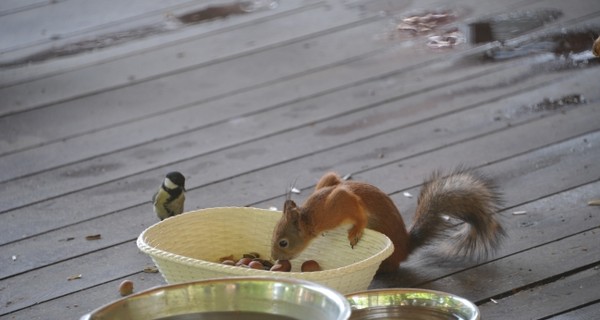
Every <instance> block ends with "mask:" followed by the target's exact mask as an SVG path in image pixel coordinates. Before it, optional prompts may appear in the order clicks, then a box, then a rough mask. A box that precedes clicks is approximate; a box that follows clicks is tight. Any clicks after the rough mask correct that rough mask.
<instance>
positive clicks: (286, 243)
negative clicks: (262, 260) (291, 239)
mask: <svg viewBox="0 0 600 320" xmlns="http://www.w3.org/2000/svg"><path fill="white" fill-rule="evenodd" d="M279 246H280V247H282V248H285V247H287V246H288V241H287V240H285V239H281V240H279Z"/></svg>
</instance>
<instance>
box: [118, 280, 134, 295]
mask: <svg viewBox="0 0 600 320" xmlns="http://www.w3.org/2000/svg"><path fill="white" fill-rule="evenodd" d="M119 293H120V294H121V296H122V297H125V296H128V295H130V294H132V293H133V281H131V280H123V282H121V284H120V285H119Z"/></svg>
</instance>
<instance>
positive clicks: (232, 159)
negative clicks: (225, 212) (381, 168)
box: [0, 70, 594, 239]
mask: <svg viewBox="0 0 600 320" xmlns="http://www.w3.org/2000/svg"><path fill="white" fill-rule="evenodd" d="M592 71H593V70H592ZM491 77H493V78H495V79H496V81H498V80H500V81H502V78H498V77H495V76H493V75H492V76H491ZM544 79H548V75H546V76H545V77H544ZM479 83H483V82H482V81H481V80H480V81H479ZM565 88H568V87H565ZM500 90H501V91H502V92H506V91H503V90H505V89H501V88H500ZM519 90H523V91H524V92H526V91H528V89H523V87H519ZM508 92H510V91H508ZM484 96H485V95H482V99H483V97H484ZM429 98H430V97H425V99H429ZM487 98H489V96H488V97H487ZM347 99H349V100H352V99H354V100H356V99H355V98H354V97H353V96H352V95H348V97H347ZM464 99H467V100H469V101H473V97H472V96H471V95H466V96H464ZM432 100H433V101H438V102H437V103H438V104H439V105H438V106H437V109H438V111H437V112H438V113H440V112H441V114H444V113H446V112H448V111H450V110H451V108H453V109H454V110H457V109H460V108H462V107H463V106H464V105H463V104H462V103H461V102H460V101H464V100H461V99H459V98H458V97H457V98H456V99H455V100H453V101H451V100H446V99H442V100H440V99H438V98H433V99H432ZM440 101H443V103H441V104H440ZM523 101H526V100H523ZM337 102H339V101H337ZM408 103H409V104H408V105H411V104H412V103H410V102H408ZM527 103H529V101H528V102H527ZM414 105H415V106H420V105H430V106H431V107H433V105H432V104H431V102H430V103H426V104H420V103H415V104H414ZM521 106H522V104H521V103H519V104H517V105H515V106H513V107H515V108H519V107H521ZM382 108H385V109H383V111H381V112H383V114H387V112H388V110H391V111H393V110H397V105H396V104H393V103H390V104H388V105H387V106H382ZM371 110H372V108H371ZM419 110H423V111H425V109H419ZM591 112H594V108H592V110H591ZM434 114H435V113H434ZM432 115H433V114H431V113H429V114H428V113H426V114H424V115H422V114H419V113H418V112H415V110H414V108H409V109H408V111H407V114H406V115H405V114H397V116H396V117H395V118H391V117H389V119H388V121H386V122H384V123H379V124H378V126H370V127H365V128H362V130H358V131H357V132H354V133H353V135H349V136H348V137H346V138H344V139H345V141H353V140H355V139H356V138H358V137H361V136H362V137H365V136H369V135H374V134H377V133H381V132H385V131H386V130H388V129H390V128H394V127H397V126H398V125H408V124H410V123H413V122H415V121H419V120H422V119H427V118H428V117H431V116H432ZM398 117H400V118H398ZM415 117H416V118H415ZM361 118H364V117H363V116H362V115H361V114H351V115H348V116H346V117H338V118H335V119H333V120H331V121H333V122H323V123H322V124H318V126H317V125H316V124H314V123H310V122H309V123H308V124H307V126H306V127H303V128H299V129H297V130H292V131H290V130H287V131H286V132H285V133H284V135H286V136H287V137H289V138H282V137H281V136H277V137H267V139H266V140H265V139H263V140H256V141H253V142H252V143H250V142H247V143H245V144H243V145H240V146H238V147H236V149H231V150H225V151H223V152H218V153H211V154H205V155H203V156H202V159H201V160H200V161H198V160H197V159H190V160H186V161H185V162H182V163H178V164H177V168H179V169H180V170H181V171H183V172H185V173H186V175H188V176H189V177H191V179H190V180H189V186H188V188H189V189H190V190H191V189H194V188H195V187H197V186H201V185H205V184H209V183H214V182H215V181H219V180H222V179H226V178H228V177H230V176H231V175H236V174H241V173H244V172H245V171H247V170H252V168H255V167H254V166H253V163H255V162H254V161H259V160H258V159H263V160H260V162H262V163H263V165H268V164H275V163H277V162H279V161H285V159H289V158H288V157H293V156H294V155H298V156H302V155H303V154H305V151H303V150H309V149H310V147H308V146H310V145H311V144H312V145H314V146H319V148H324V149H322V150H326V149H327V148H328V147H327V146H326V145H324V143H325V142H327V145H329V146H330V147H332V146H335V145H336V144H338V143H340V141H341V140H339V138H338V137H336V136H330V137H325V138H327V139H323V136H322V135H321V134H320V133H319V131H320V130H322V129H325V128H327V127H329V124H330V123H337V124H342V123H346V124H352V123H355V122H356V121H358V120H359V119H361ZM249 120H250V119H249ZM487 120H488V122H486V124H485V125H486V126H487V125H489V123H494V120H493V116H490V117H489V118H488V119H487ZM261 121H263V120H261ZM341 121H343V122H341ZM399 121H401V122H399ZM247 123H248V124H249V125H250V127H247V128H248V129H247V130H244V131H242V132H243V133H245V134H250V132H253V131H254V130H256V128H260V127H261V126H265V125H264V122H260V121H259V122H257V123H255V122H254V120H253V121H248V122H247ZM267 124H268V123H267ZM592 126H594V124H592ZM582 127H585V126H578V127H577V129H579V128H582ZM588 128H589V127H588ZM240 130H241V129H240ZM363 130H366V131H363ZM223 134H227V133H226V132H224V133H223ZM438 134H439V133H438ZM211 135H212V136H218V134H211ZM204 136H206V135H199V136H198V138H194V137H191V138H190V137H188V139H190V140H188V141H201V140H202V139H203V137H204ZM284 137H285V136H284ZM297 137H303V140H302V141H298V139H297ZM309 137H310V139H309ZM311 139H312V140H311ZM287 141H297V142H295V145H290V144H289V143H288V142H287ZM181 143H182V142H181V141H179V142H175V143H167V144H164V147H159V148H156V149H154V150H157V151H159V150H168V148H173V145H178V144H181ZM301 144H304V146H303V145H301ZM193 145H194V146H195V147H196V148H198V145H197V144H196V143H194V144H193ZM265 146H269V147H268V148H267V147H265ZM265 148H267V149H268V150H267V151H268V153H267V152H266V151H265V152H262V153H260V154H258V153H250V154H249V153H248V151H252V150H265ZM307 148H309V149H307ZM191 149H192V148H190V145H189V144H186V145H182V149H181V152H182V153H185V152H187V151H186V150H188V151H190V150H191ZM146 150H147V149H146ZM194 150H196V149H194ZM282 150H285V152H284V153H283V154H282ZM196 151H197V150H196ZM139 152H140V151H137V152H134V153H132V155H131V157H132V158H131V159H132V160H131V163H135V164H136V166H137V168H136V169H138V170H139V169H141V167H140V166H141V162H140V160H139V158H138V157H139V156H140V153H139ZM244 152H245V154H246V155H247V156H243V157H241V156H240V155H243V154H244ZM175 153H179V151H178V152H175ZM126 154H127V153H121V154H118V155H117V156H115V157H114V159H115V161H116V162H114V161H112V160H111V161H107V160H100V161H98V160H95V161H98V162H96V163H98V164H100V166H89V167H87V168H88V170H81V171H80V170H74V169H73V168H65V169H63V170H64V171H58V172H63V175H62V176H61V174H58V175H56V176H54V177H52V178H48V180H47V181H53V185H52V187H53V188H55V189H56V188H58V186H60V189H61V190H58V191H59V192H62V193H61V194H62V195H63V197H62V198H61V199H60V201H59V199H49V200H48V201H45V202H43V203H40V204H34V205H32V206H28V207H26V208H23V209H22V210H20V211H19V212H18V213H15V212H11V213H10V214H9V215H3V216H6V217H11V218H7V219H11V223H12V224H13V225H18V224H19V222H17V221H20V220H21V218H19V219H15V217H17V216H18V217H22V219H23V220H22V221H23V223H26V225H27V228H26V229H27V230H30V232H32V233H34V232H35V231H34V230H36V227H34V224H37V223H35V222H34V223H32V221H39V222H40V223H41V225H40V226H41V227H42V228H43V229H42V230H48V229H52V228H53V227H52V226H58V225H60V223H61V222H59V221H64V222H65V223H69V222H75V220H73V215H71V214H70V212H73V210H74V209H75V208H77V209H76V211H77V214H76V215H75V216H77V218H76V219H82V220H83V219H86V218H89V217H90V216H89V215H90V214H101V213H100V212H104V213H106V212H110V211H112V210H118V209H119V206H125V207H129V206H134V205H137V204H140V203H144V202H145V201H147V200H146V199H149V198H148V191H143V190H154V188H155V184H156V180H157V179H160V178H159V177H162V175H163V174H164V172H166V171H165V170H169V169H171V168H173V166H171V167H165V168H159V169H156V170H154V171H153V172H146V173H144V174H143V175H140V176H137V177H132V178H126V179H121V180H119V179H117V180H115V181H114V182H113V183H110V184H107V185H103V186H100V187H99V188H94V189H90V190H89V191H88V190H83V192H78V193H77V194H72V195H66V194H65V193H64V192H65V191H66V190H69V189H68V188H71V187H69V186H68V185H63V184H60V183H59V181H61V180H65V181H66V182H67V183H72V182H69V181H68V179H69V178H73V179H76V180H77V179H81V181H82V182H83V183H85V182H86V181H87V182H89V179H88V178H89V177H90V175H91V176H93V175H94V174H102V177H104V178H107V177H109V176H110V174H111V172H110V169H112V168H111V166H108V167H103V165H106V164H108V163H121V161H124V159H127V157H126V156H125V155H126ZM166 156H170V155H166ZM184 156H185V154H184ZM248 156H252V162H249V161H248ZM156 157H157V155H154V154H151V156H150V157H149V159H152V160H155V159H156ZM265 161H267V162H265ZM125 162H127V161H125ZM224 164H227V166H224ZM233 164H235V166H234V165H233ZM80 168H86V167H85V166H82V167H80ZM102 168H107V169H105V171H104V172H103V171H102ZM207 168H210V170H208V169H207ZM218 168H221V169H218ZM116 169H118V166H117V168H115V170H116ZM69 170H72V171H70V172H71V174H70V175H64V173H67V172H69ZM79 172H81V174H79V175H77V173H79ZM24 182H25V183H29V184H30V185H31V187H33V188H35V190H36V192H38V193H39V192H41V190H42V189H41V186H38V185H34V184H33V183H32V182H36V183H38V184H41V180H37V179H26V180H24ZM287 183H288V182H286V185H287ZM9 185H10V188H9V187H8V186H7V184H3V185H2V187H3V188H4V189H3V190H6V192H4V191H3V194H4V195H5V199H11V198H10V196H9V195H10V192H11V191H13V190H15V188H16V189H19V187H18V185H19V184H18V183H16V181H13V182H11V183H10V184H9ZM71 186H72V188H73V189H71V190H73V191H75V190H78V189H80V188H84V186H82V185H71ZM48 190H49V191H51V192H54V191H56V190H52V189H51V188H49V189H48ZM152 192H153V191H152ZM279 192H281V191H279ZM86 194H88V195H86ZM37 195H39V194H37ZM30 196H36V195H30V194H29V193H28V192H24V193H20V194H17V193H15V196H14V197H13V198H12V199H11V201H7V200H5V201H6V203H7V204H13V205H14V202H15V201H19V199H20V200H21V201H23V203H27V202H31V200H27V199H25V197H30ZM76 199H78V200H76ZM121 201H125V202H121ZM98 206H99V207H98ZM36 208H37V209H36ZM121 208H122V207H121ZM97 209H99V210H100V211H96V210H97ZM38 210H41V211H38ZM36 212H38V213H36ZM41 212H43V213H41ZM29 215H32V216H29ZM67 215H68V216H69V218H68V219H67V220H62V218H59V217H65V218H66V217H67ZM34 216H36V217H38V218H33V219H32V217H34ZM41 216H43V217H48V221H41V220H39V217H41ZM50 217H52V218H50ZM0 218H2V217H0ZM18 229H19V228H17V229H15V228H6V230H5V229H4V228H3V230H5V231H6V232H1V233H0V234H3V238H5V239H6V238H11V237H16V239H18V238H20V237H21V236H22V235H21V234H15V231H16V230H18ZM38 231H41V230H39V229H38ZM13 239H14V238H13Z"/></svg>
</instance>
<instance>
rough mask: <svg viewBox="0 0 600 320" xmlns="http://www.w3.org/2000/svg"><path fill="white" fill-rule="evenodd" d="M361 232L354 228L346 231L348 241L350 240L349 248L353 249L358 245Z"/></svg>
mask: <svg viewBox="0 0 600 320" xmlns="http://www.w3.org/2000/svg"><path fill="white" fill-rule="evenodd" d="M362 235H363V231H362V230H359V229H358V228H356V227H353V228H352V229H350V230H348V240H350V246H351V247H352V249H354V246H355V245H356V244H357V243H358V241H359V240H360V238H362Z"/></svg>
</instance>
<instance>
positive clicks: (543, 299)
mask: <svg viewBox="0 0 600 320" xmlns="http://www.w3.org/2000/svg"><path fill="white" fill-rule="evenodd" d="M594 233H595V234H596V235H598V234H600V230H599V229H595V231H590V232H588V233H587V234H588V235H590V236H591V237H593V234H594ZM592 241H596V243H597V241H598V239H596V240H592ZM561 242H563V241H562V240H561ZM589 244H590V242H587V243H573V245H577V247H568V248H563V250H564V251H566V252H567V253H570V252H576V253H579V255H576V256H573V258H572V259H571V260H575V261H579V260H582V257H581V256H580V255H584V256H585V255H586V252H587V251H588V250H587V249H588V248H589V251H595V250H593V249H597V248H598V246H589ZM593 247H595V248H593ZM561 253H562V252H561ZM553 254H554V252H553ZM533 258H537V257H528V258H524V259H523V261H525V260H533ZM546 259H547V258H545V257H544V256H541V257H539V260H541V261H545V260H546ZM563 261H564V263H566V264H568V263H569V262H570V261H565V260H560V262H559V261H556V262H559V263H552V262H551V263H548V264H547V265H548V267H549V268H552V267H554V266H560V265H563ZM541 269H545V268H541ZM534 272H535V271H534ZM599 286H600V268H598V267H590V268H588V269H586V270H583V271H580V272H577V273H575V274H572V275H568V276H565V277H564V278H560V279H556V281H553V282H551V283H548V284H545V285H540V286H537V287H535V288H532V289H527V290H524V291H521V292H518V293H516V294H514V295H511V296H509V297H507V298H504V299H499V300H497V302H498V303H492V302H488V303H486V304H484V305H481V306H480V310H481V314H482V317H485V319H506V318H508V317H511V316H518V317H519V319H546V318H547V317H551V316H552V315H555V314H557V313H561V312H564V311H566V310H570V309H572V308H577V307H578V306H581V305H585V304H587V303H590V302H597V301H598V300H600V290H598V287H599ZM594 310H596V311H597V310H598V306H597V303H596V305H592V307H591V308H590V309H587V310H585V311H583V312H581V313H579V312H577V313H576V315H574V316H573V317H571V315H565V316H562V317H561V316H559V317H557V318H551V319H595V318H596V317H597V316H598V313H597V312H596V313H592V312H593V311H594ZM584 312H585V313H584ZM577 314H578V315H577Z"/></svg>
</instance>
